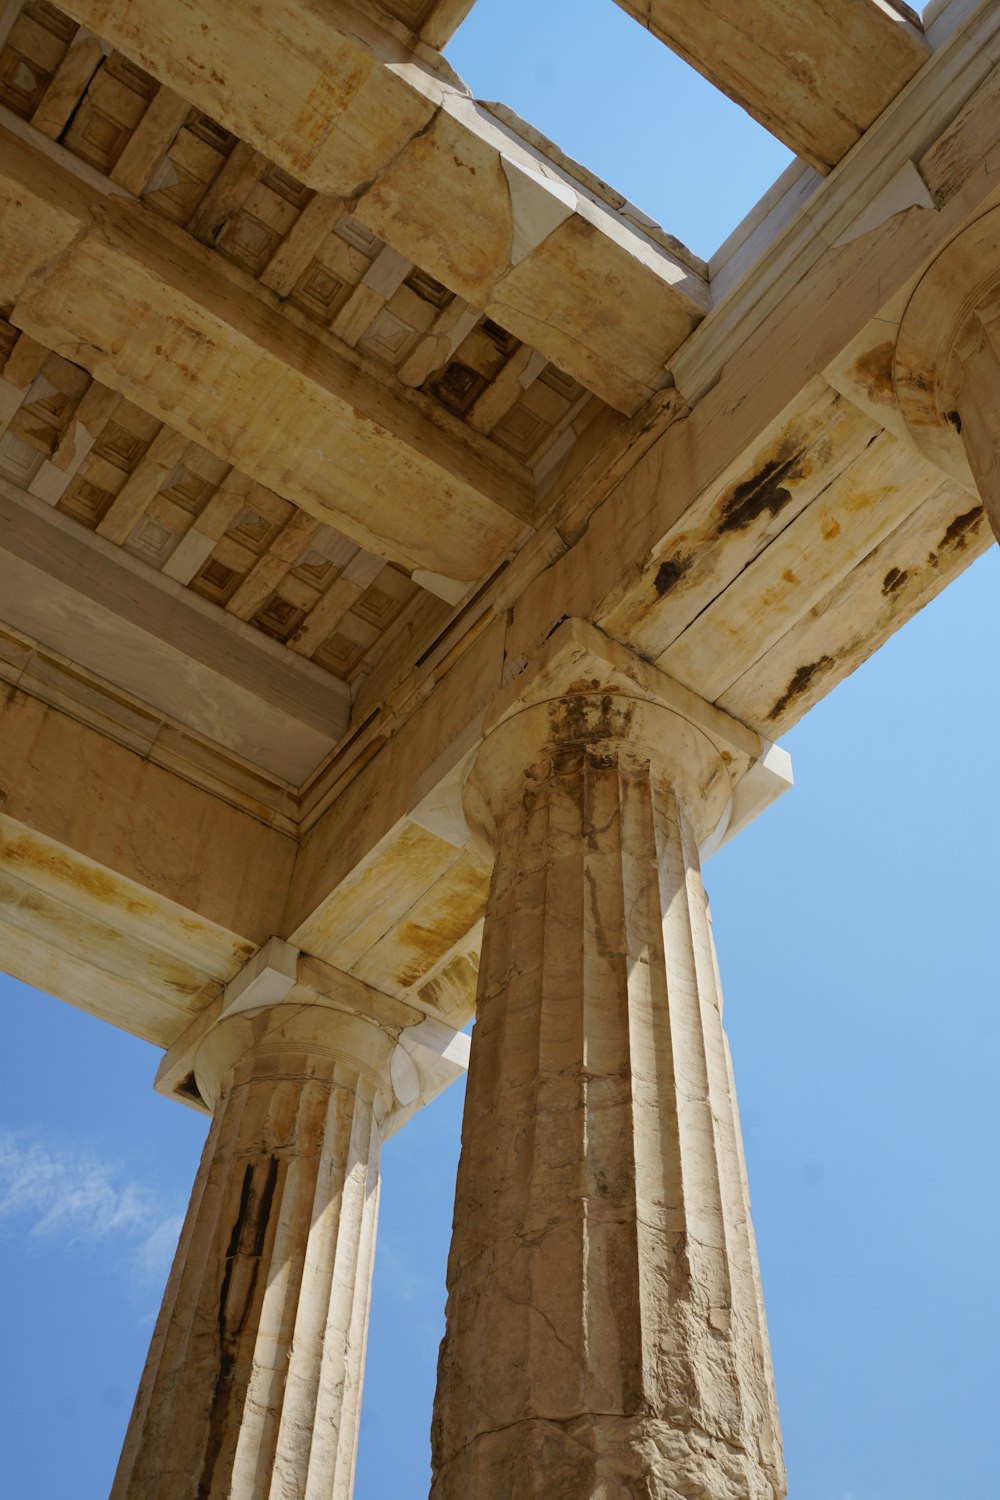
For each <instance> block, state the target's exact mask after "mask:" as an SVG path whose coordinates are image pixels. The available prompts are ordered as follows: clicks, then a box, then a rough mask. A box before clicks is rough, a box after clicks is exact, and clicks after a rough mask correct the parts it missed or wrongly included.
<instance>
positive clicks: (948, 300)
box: [893, 208, 1000, 540]
mask: <svg viewBox="0 0 1000 1500" xmlns="http://www.w3.org/2000/svg"><path fill="white" fill-rule="evenodd" d="M893 374H894V382H895V388H896V398H897V400H898V402H899V405H900V409H901V410H902V413H903V415H904V417H905V418H906V421H907V423H908V426H909V430H910V433H911V435H912V437H913V438H914V440H915V442H916V443H917V445H918V447H920V448H921V449H923V451H924V452H925V453H926V454H927V455H928V456H929V457H930V458H931V459H933V461H934V462H935V463H936V464H938V465H939V467H941V468H942V469H944V471H945V472H946V473H947V474H950V475H951V476H952V478H954V479H956V480H957V481H958V482H959V484H961V485H963V486H964V487H965V488H966V489H967V490H968V491H969V492H970V494H972V495H973V496H975V497H977V498H978V499H979V501H980V502H981V503H982V505H983V507H984V509H985V511H986V514H987V517H988V519H989V522H990V525H991V527H992V528H993V534H994V536H995V537H996V538H997V539H998V540H1000V208H994V209H991V210H990V211H989V212H988V213H986V214H984V215H983V216H982V217H981V218H979V219H977V220H975V221H974V222H973V223H972V224H971V225H969V226H968V227H967V228H966V229H964V230H963V231H962V233H961V234H959V235H958V236H956V238H955V239H953V240H952V241H951V243H950V244H949V245H948V246H947V248H946V249H945V250H944V251H942V253H941V254H940V255H939V256H938V257H937V259H936V260H935V261H933V262H932V263H931V265H930V267H929V268H928V270H927V271H926V272H925V273H924V275H923V277H922V278H921V279H920V281H919V282H918V283H917V287H916V290H915V291H914V293H913V295H912V297H911V298H910V301H909V303H908V304H907V307H906V310H905V312H904V313H903V317H902V321H901V323H900V328H899V336H898V338H897V341H896V353H895V363H894V371H893Z"/></svg>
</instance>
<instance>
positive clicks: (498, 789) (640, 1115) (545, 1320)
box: [431, 681, 785, 1500]
mask: <svg viewBox="0 0 1000 1500" xmlns="http://www.w3.org/2000/svg"><path fill="white" fill-rule="evenodd" d="M597 686H598V684H597V683H596V681H594V682H592V683H589V684H588V683H584V684H583V685H582V687H581V689H580V690H579V691H570V692H567V693H565V694H564V695H563V696H560V697H554V698H551V699H550V700H549V701H544V702H540V703H536V704H534V705H532V706H529V707H526V708H523V709H522V710H521V711H519V712H515V713H513V714H511V715H510V716H509V717H508V718H506V719H505V720H504V721H503V722H501V723H500V724H499V725H498V727H496V728H495V729H493V730H492V732H491V733H490V734H489V735H488V737H487V739H486V741H485V743H484V745H483V748H482V749H481V751H480V753H479V756H478V759H477V761H476V765H475V768H474V771H473V775H472V780H471V783H470V787H469V793H468V799H467V801H468V806H469V809H470V817H471V818H472V819H473V820H475V821H476V822H478V824H479V825H480V827H481V828H482V830H483V831H484V834H485V835H486V836H487V837H488V838H489V839H490V840H491V842H492V843H493V846H494V850H495V865H494V873H493V880H492V887H491V891H490V897H489V905H488V909H487V916H486V927H485V936H484V941H483V954H482V964H481V969H480V982H479V995H478V1009H477V1021H476V1026H475V1029H474V1032H473V1042H472V1057H471V1063H470V1073H469V1084H468V1093H467V1103H466V1112H465V1120H464V1126H463V1136H462V1157H461V1165H460V1168H459V1176H458V1188H457V1196H456V1206H455V1229H454V1239H453V1243H452V1249H451V1256H450V1262H449V1268H448V1312H447V1331H446V1334H445V1338H444V1342H443V1344H442V1348H441V1356H440V1364H439V1377H438V1393H437V1403H436V1410H435V1418H434V1429H433V1471H434V1478H433V1485H432V1490H431V1496H432V1500H553V1497H556V1496H559V1497H563V1496H565V1497H567V1500H569V1497H572V1500H637V1497H649V1500H680V1497H684V1500H693V1497H698V1500H709V1497H710V1500H779V1497H781V1496H783V1495H784V1493H785V1486H784V1474H783V1467H782V1457H781V1444H780V1435H779V1430H778V1421H777V1414H776V1408H775V1401H774V1391H773V1382H772V1374H771V1365H770V1356H769V1351H768V1343H767V1332H766V1327H765V1321H764V1313H763V1307H762V1302H761V1293H760V1282H759V1277H758V1270H757V1257H756V1250H755V1245H754V1237H753V1231H752V1228H751V1225H750V1218H749V1205H748V1197H747V1186H746V1174H745V1170H744V1162H743V1152H742V1146H741V1140H740V1130H739V1124H738V1119H737V1112H736V1101H735V1096H734V1092H733V1082H732V1073H731V1068H730V1061H729V1053H728V1047H727V1042H726V1037H725V1034H724V1032H723V1027H722V996H721V992H720V988H719V980H718V971H717V967H716V962H715V955H714V948H713V942H712V934H711V926H710V920H709V914H708V908H707V905H706V900H705V894H704V890H703V887H702V882H701V875H700V870H699V855H698V846H699V842H700V841H701V840H702V839H703V838H704V837H705V836H706V834H707V833H708V832H710V831H711V829H712V828H714V826H715V824H716V823H717V822H718V820H719V818H720V815H721V812H722V810H723V808H724V807H725V805H726V801H727V798H728V796H729V793H730V789H731V788H730V781H729V766H728V759H729V758H727V756H726V754H725V753H724V752H720V750H719V748H718V746H717V744H716V743H714V742H713V741H712V740H711V739H710V738H709V737H708V736H706V734H705V733H704V732H703V731H702V730H701V729H700V728H696V727H694V725H692V724H691V723H690V722H688V721H687V720H686V719H685V718H684V717H683V716H681V715H680V714H679V713H676V712H673V711H671V710H669V709H667V708H665V707H663V706H661V705H659V704H656V703H653V702H648V701H640V698H639V697H631V696H629V695H628V694H627V693H621V692H595V691H592V689H593V688H596V687H597ZM710 712H715V711H714V710H710Z"/></svg>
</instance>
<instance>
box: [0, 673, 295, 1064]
mask: <svg viewBox="0 0 1000 1500" xmlns="http://www.w3.org/2000/svg"><path fill="white" fill-rule="evenodd" d="M0 733H2V737H3V744H4V760H3V771H2V777H0V805H2V808H3V812H2V814H0V909H2V913H3V915H2V918H0V967H2V968H4V969H5V970H6V971H7V972H8V973H10V974H13V975H15V976H16V977H17V978H19V979H23V980H24V981H25V982H26V983H28V984H32V985H35V986H36V987H37V988H39V989H42V990H46V991H47V992H48V993H50V994H53V995H56V996H58V997H59V998H60V999H63V1000H68V1001H70V1002H71V1003H72V1004H74V1005H78V1006H81V1007H82V1008H84V1009H85V1010H89V1011H91V1012H92V1013H93V1014H95V1015H98V1016H100V1017H102V1019H104V1020H107V1021H110V1022H112V1023H113V1024H114V1025H117V1026H121V1027H123V1028H124V1029H125V1030H127V1031H131V1032H134V1033H135V1034H136V1035H137V1036H141V1037H143V1038H144V1039H145V1040H146V1041H149V1042H153V1043H154V1044H156V1045H158V1046H169V1045H170V1044H171V1042H173V1041H174V1040H175V1038H176V1037H177V1036H178V1035H179V1034H180V1032H181V1031H183V1030H184V1028H185V1027H186V1026H187V1025H188V1024H189V1022H190V1020H191V1017H192V1015H193V1014H195V1013H196V1012H197V1011H198V1009H199V1008H200V1007H201V1006H202V1005H204V1004H205V1003H206V1002H207V1000H209V999H211V998H212V997H213V995H214V994H216V993H217V992H218V989H219V987H220V986H221V985H222V984H224V983H226V982H227V981H228V980H229V979H231V978H232V977H233V975H234V974H235V973H236V972H237V971H238V970H239V969H240V968H241V966H242V964H243V963H244V962H245V960H246V959H247V958H248V957H249V955H250V954H251V953H252V952H253V950H254V949H255V948H256V947H257V946H258V945H259V944H261V943H263V942H264V941H265V940H266V939H267V938H268V937H269V936H270V935H271V933H272V932H273V931H274V930H275V929H276V927H277V925H278V923H279V921H280V917H281V908H282V904H283V900H284V893H285V889H286V887H287V884H288V879H289V876H290V873H291V868H292V862H293V858H294V851H295V843H294V840H293V839H291V838H289V837H288V836H287V835H285V834H282V833H280V832H278V831H277V830H276V829H273V828H268V827H267V826H266V825H265V824H264V823H263V822H261V821H259V820H258V819H257V818H254V817H251V816H248V815H247V814H246V813H244V812H240V811H238V810H237V809H236V808H234V807H232V806H230V805H228V804H227V803H225V802H224V801H222V799H221V798H219V797H217V796H213V795H211V794H210V793H208V792H206V791H203V790H201V789H199V788H197V787H195V786H193V785H192V784H191V783H190V782H189V781H187V780H185V779H184V778H183V777H181V776H179V775H176V774H173V773H171V772H170V771H168V770H166V769H164V768H163V767H161V766H158V765H154V764H152V763H151V762H150V761H149V760H147V759H145V758H144V757H143V756H142V755H141V754H137V753H135V752H134V751H132V750H129V749H126V748H125V747H124V746H122V745H118V744H115V743H113V742H111V741H110V740H109V739H108V738H107V736H105V735H103V734H100V733H98V732H97V731H96V730H95V729H92V728H89V727H87V726H85V725H83V724H80V723H78V722H77V721H76V720H75V719H73V718H71V717H70V716H69V715H68V714H66V713H61V712H59V711H58V710H57V709H55V708H53V707H51V706H48V705H46V704H43V703H41V702H40V701H39V700H38V699H37V698H35V697H33V696H30V695H29V694H27V693H25V692H22V691H20V690H19V689H18V688H17V687H10V688H8V689H7V692H6V693H5V696H4V701H3V706H2V708H0ZM82 786H83V787H86V790H87V795H86V796H83V795H81V787H82Z"/></svg>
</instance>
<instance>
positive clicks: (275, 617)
mask: <svg viewBox="0 0 1000 1500" xmlns="http://www.w3.org/2000/svg"><path fill="white" fill-rule="evenodd" d="M305 617H306V613H305V610H304V609H299V608H298V607H297V606H296V605H295V604H293V603H292V601H291V600H290V599H283V598H282V597H281V595H280V594H272V595H271V598H270V599H269V600H268V601H267V603H266V604H265V605H264V607H263V609H259V610H258V611H257V613H256V614H255V615H254V617H253V624H254V625H256V627H257V629H258V630H262V631H263V632H264V634H265V635H269V636H271V638H272V639H273V640H276V641H280V642H281V643H282V645H284V644H285V642H286V641H288V640H289V639H290V638H291V636H293V635H294V634H295V632H296V630H298V628H299V626H300V625H301V624H302V621H303V620H304V619H305Z"/></svg>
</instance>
